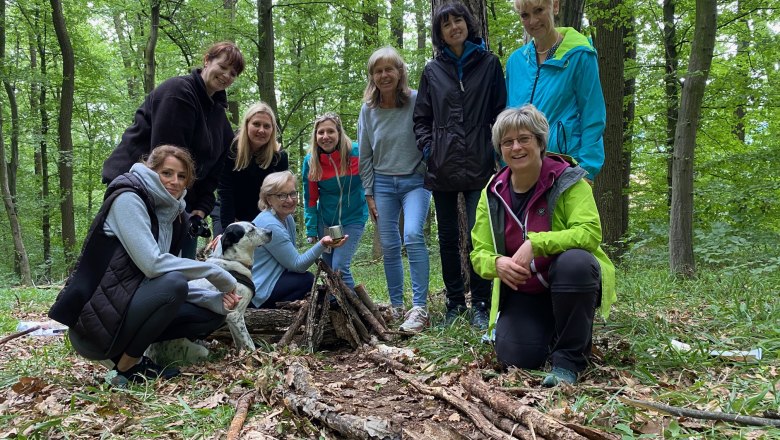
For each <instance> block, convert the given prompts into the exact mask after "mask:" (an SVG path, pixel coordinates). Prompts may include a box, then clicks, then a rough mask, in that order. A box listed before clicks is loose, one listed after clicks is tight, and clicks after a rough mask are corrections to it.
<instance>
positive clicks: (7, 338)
mask: <svg viewBox="0 0 780 440" xmlns="http://www.w3.org/2000/svg"><path fill="white" fill-rule="evenodd" d="M40 328H41V326H40V325H35V326H32V327H30V328H28V329H25V330H22V331H20V332H16V333H11V334H10V335H8V336H6V337H4V338H3V339H0V345H3V344H5V343H6V342H8V341H10V340H12V339H16V338H19V337H22V336H24V335H26V334H28V333H32V332H34V331H35V330H38V329H40Z"/></svg>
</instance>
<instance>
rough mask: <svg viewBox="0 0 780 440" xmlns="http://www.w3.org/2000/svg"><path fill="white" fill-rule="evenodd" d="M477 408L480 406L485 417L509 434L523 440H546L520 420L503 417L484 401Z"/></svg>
mask: <svg viewBox="0 0 780 440" xmlns="http://www.w3.org/2000/svg"><path fill="white" fill-rule="evenodd" d="M477 408H479V411H480V412H481V413H482V414H483V415H484V416H485V417H487V419H488V420H490V421H491V422H492V423H493V424H494V425H496V426H497V427H499V428H500V429H501V430H502V431H504V432H506V433H507V434H509V435H513V436H515V437H517V438H520V439H522V440H544V437H541V436H538V435H534V433H533V432H531V430H529V429H528V428H526V427H525V426H523V425H521V424H520V422H515V421H514V420H511V419H508V418H506V417H501V416H500V415H499V414H498V413H497V412H495V411H493V410H492V409H490V407H489V406H487V405H485V404H484V403H478V404H477Z"/></svg>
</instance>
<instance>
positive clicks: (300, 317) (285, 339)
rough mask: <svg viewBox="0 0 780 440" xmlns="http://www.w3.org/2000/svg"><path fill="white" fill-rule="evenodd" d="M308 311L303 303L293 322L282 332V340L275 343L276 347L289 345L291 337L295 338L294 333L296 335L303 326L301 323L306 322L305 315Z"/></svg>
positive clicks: (306, 305)
mask: <svg viewBox="0 0 780 440" xmlns="http://www.w3.org/2000/svg"><path fill="white" fill-rule="evenodd" d="M308 311H309V307H308V304H306V303H304V304H303V305H301V308H300V309H298V314H297V315H295V319H294V320H293V322H292V324H290V326H289V327H287V331H285V332H284V334H283V335H282V338H281V339H279V342H277V343H276V346H277V347H284V346H285V345H287V344H289V343H290V341H292V338H293V336H295V334H296V333H298V329H299V328H300V327H301V325H302V324H303V321H305V320H306V314H307V313H308Z"/></svg>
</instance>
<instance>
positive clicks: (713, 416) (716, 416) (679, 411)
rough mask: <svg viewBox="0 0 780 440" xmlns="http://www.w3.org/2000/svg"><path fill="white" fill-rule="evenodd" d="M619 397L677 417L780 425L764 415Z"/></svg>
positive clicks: (744, 423)
mask: <svg viewBox="0 0 780 440" xmlns="http://www.w3.org/2000/svg"><path fill="white" fill-rule="evenodd" d="M618 399H619V400H620V401H621V402H623V403H625V404H627V405H631V406H635V407H637V408H643V409H649V410H653V411H660V412H664V413H667V414H671V415H674V416H677V417H688V418H692V419H702V420H717V421H720V422H733V423H739V424H742V425H750V426H780V420H777V419H768V418H764V417H753V416H742V415H739V414H731V413H724V412H715V411H701V410H698V409H688V408H681V407H678V406H671V405H664V404H662V403H655V402H649V401H647V400H636V399H629V398H628V397H618Z"/></svg>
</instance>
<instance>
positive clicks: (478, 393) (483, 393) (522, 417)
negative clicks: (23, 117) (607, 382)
mask: <svg viewBox="0 0 780 440" xmlns="http://www.w3.org/2000/svg"><path fill="white" fill-rule="evenodd" d="M460 383H461V384H463V386H464V387H465V388H466V390H467V391H468V392H470V393H471V394H472V395H473V396H475V397H477V398H479V399H480V400H482V401H483V402H485V403H487V404H488V406H489V407H490V408H491V409H493V410H495V411H497V412H499V413H501V414H503V415H505V416H507V417H509V418H511V419H512V420H515V421H517V422H520V423H522V424H523V425H525V426H526V427H528V428H529V429H533V431H535V432H538V433H539V434H541V435H543V436H544V437H546V438H548V439H550V440H575V439H576V440H581V439H585V437H584V436H581V435H579V434H577V433H576V432H574V431H573V430H572V429H570V428H567V427H566V426H564V425H563V424H562V423H560V422H559V421H558V420H556V419H554V418H552V417H550V416H548V415H546V414H544V413H542V412H539V411H538V410H536V409H535V408H532V407H530V406H528V405H523V404H521V403H518V401H517V400H516V399H513V398H512V397H511V396H508V395H507V394H505V393H502V392H500V391H497V390H494V389H491V388H490V387H489V386H488V384H486V383H485V382H483V381H482V378H480V377H479V376H477V375H476V374H475V373H474V372H471V373H469V374H468V375H465V376H461V378H460Z"/></svg>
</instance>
